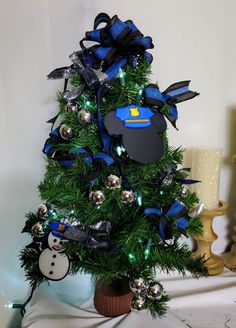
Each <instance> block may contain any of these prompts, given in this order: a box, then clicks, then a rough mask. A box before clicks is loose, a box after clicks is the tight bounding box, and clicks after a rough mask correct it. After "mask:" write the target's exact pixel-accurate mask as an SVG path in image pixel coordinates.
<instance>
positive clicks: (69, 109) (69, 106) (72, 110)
mask: <svg viewBox="0 0 236 328" xmlns="http://www.w3.org/2000/svg"><path fill="white" fill-rule="evenodd" d="M65 112H66V113H75V112H77V105H76V104H75V105H74V104H67V105H66V107H65Z"/></svg>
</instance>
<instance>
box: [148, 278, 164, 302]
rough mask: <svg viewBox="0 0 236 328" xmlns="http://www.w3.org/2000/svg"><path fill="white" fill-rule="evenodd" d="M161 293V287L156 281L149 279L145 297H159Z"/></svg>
mask: <svg viewBox="0 0 236 328" xmlns="http://www.w3.org/2000/svg"><path fill="white" fill-rule="evenodd" d="M162 294H163V287H162V285H161V284H160V283H159V282H158V281H155V280H154V281H150V282H149V283H148V288H147V297H148V298H149V299H151V300H156V299H160V298H161V296H162Z"/></svg>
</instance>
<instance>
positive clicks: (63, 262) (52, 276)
mask: <svg viewBox="0 0 236 328" xmlns="http://www.w3.org/2000/svg"><path fill="white" fill-rule="evenodd" d="M65 242H66V240H65V239H64V238H62V236H60V235H59V234H57V233H54V232H50V233H49V235H48V248H46V249H44V250H43V251H42V253H41V254H40V256H39V270H40V271H41V273H42V274H43V275H44V276H45V277H46V278H47V279H49V280H61V279H63V278H65V277H66V276H67V274H68V272H69V269H70V261H69V258H68V256H67V255H66V254H65V253H63V248H64V246H63V244H64V243H65Z"/></svg>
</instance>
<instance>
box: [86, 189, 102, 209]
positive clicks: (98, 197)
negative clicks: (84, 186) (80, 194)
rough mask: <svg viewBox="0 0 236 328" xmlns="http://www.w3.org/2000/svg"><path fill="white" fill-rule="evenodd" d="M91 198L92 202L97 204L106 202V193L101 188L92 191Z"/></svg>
mask: <svg viewBox="0 0 236 328" xmlns="http://www.w3.org/2000/svg"><path fill="white" fill-rule="evenodd" d="M89 199H90V200H91V202H92V203H94V204H96V205H100V204H102V203H103V202H104V200H105V195H104V193H103V192H102V191H101V190H96V191H91V192H90V193H89Z"/></svg>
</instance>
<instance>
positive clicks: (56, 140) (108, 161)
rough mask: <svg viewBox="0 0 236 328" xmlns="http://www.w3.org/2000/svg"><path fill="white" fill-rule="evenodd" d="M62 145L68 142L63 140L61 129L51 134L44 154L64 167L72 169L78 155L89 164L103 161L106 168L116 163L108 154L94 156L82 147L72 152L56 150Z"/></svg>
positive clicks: (101, 153)
mask: <svg viewBox="0 0 236 328" xmlns="http://www.w3.org/2000/svg"><path fill="white" fill-rule="evenodd" d="M60 143H66V140H64V139H62V138H61V136H60V133H59V128H56V129H54V130H52V131H51V132H50V134H49V138H48V139H47V140H46V142H45V145H44V147H43V153H44V154H45V155H47V156H48V157H49V158H51V159H53V160H55V161H57V162H58V163H59V164H60V165H62V166H64V167H71V166H72V165H73V163H74V161H75V159H76V156H75V155H77V154H80V155H81V158H82V160H83V161H84V162H85V163H88V164H93V163H94V162H98V161H102V163H103V164H104V165H105V166H111V165H113V164H114V163H115V160H114V159H113V157H111V156H110V155H108V154H106V153H103V152H99V153H97V154H95V155H93V154H91V153H89V152H88V151H87V150H85V149H84V148H82V147H78V148H76V149H75V150H73V151H71V152H69V151H61V150H56V148H55V145H57V144H60Z"/></svg>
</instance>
